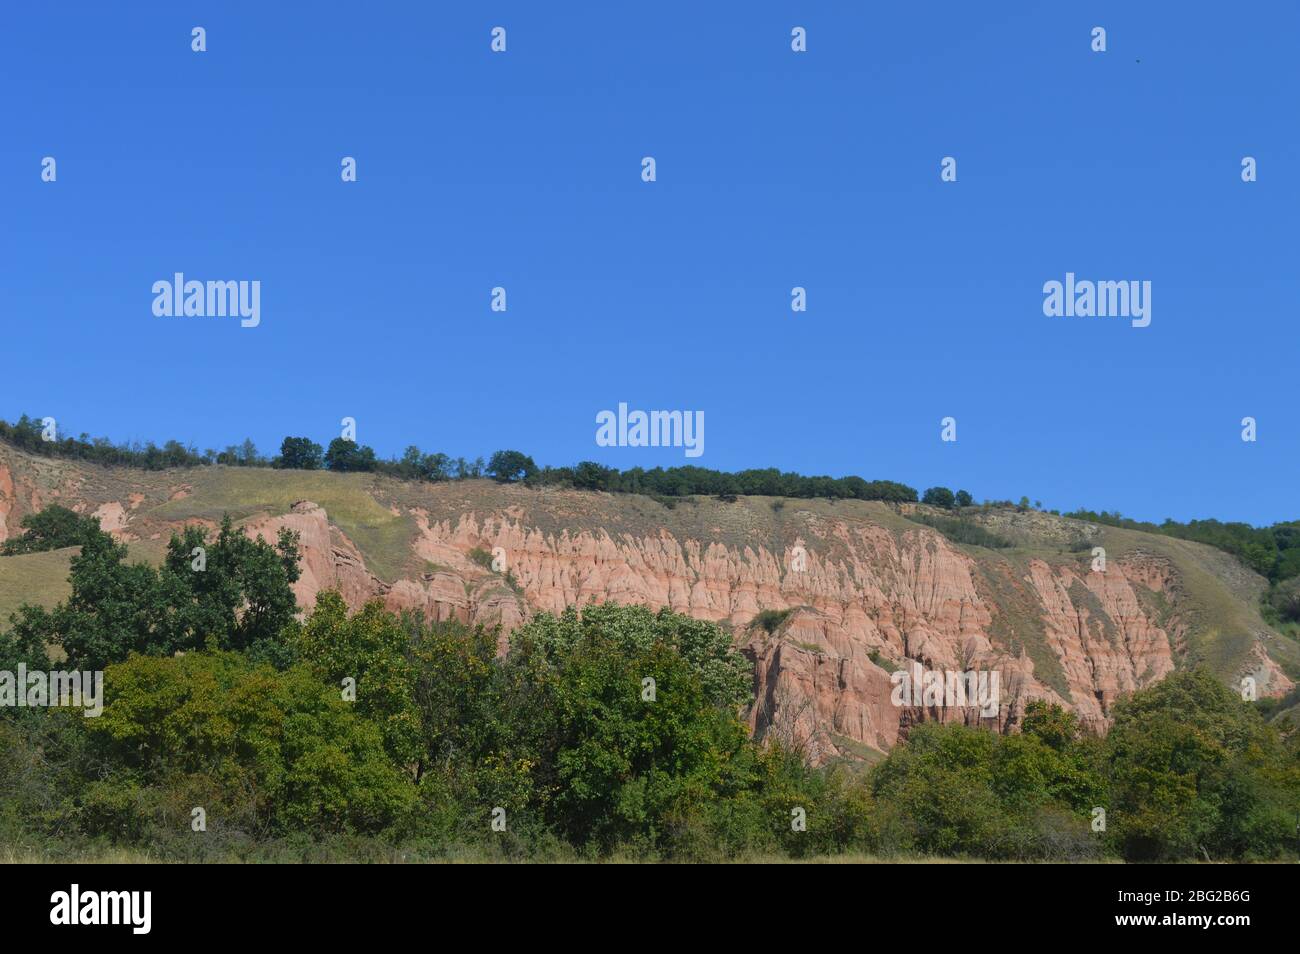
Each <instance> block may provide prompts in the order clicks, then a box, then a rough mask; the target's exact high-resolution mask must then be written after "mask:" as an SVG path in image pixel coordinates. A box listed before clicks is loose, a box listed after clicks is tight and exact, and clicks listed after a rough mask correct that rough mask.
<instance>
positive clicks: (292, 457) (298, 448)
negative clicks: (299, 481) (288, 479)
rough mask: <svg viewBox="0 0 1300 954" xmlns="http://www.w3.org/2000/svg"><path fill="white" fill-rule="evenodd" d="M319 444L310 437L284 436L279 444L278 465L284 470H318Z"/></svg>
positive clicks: (319, 459)
mask: <svg viewBox="0 0 1300 954" xmlns="http://www.w3.org/2000/svg"><path fill="white" fill-rule="evenodd" d="M323 463H324V460H323V456H322V452H321V446H320V445H319V444H317V443H316V442H315V441H313V440H312V439H311V438H310V437H286V438H285V439H284V441H283V442H282V443H281V444H280V459H279V463H278V466H280V467H283V468H284V469H286V470H320V469H321V466H322V464H323Z"/></svg>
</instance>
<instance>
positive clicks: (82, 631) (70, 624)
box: [14, 516, 299, 669]
mask: <svg viewBox="0 0 1300 954" xmlns="http://www.w3.org/2000/svg"><path fill="white" fill-rule="evenodd" d="M126 556H127V548H126V546H125V545H124V544H120V543H117V542H115V541H114V540H113V538H112V537H110V536H109V535H108V534H106V533H103V532H102V531H96V532H95V533H94V534H92V535H91V536H89V537H87V538H86V541H85V542H84V543H83V544H82V548H81V552H80V553H79V554H78V555H77V556H75V557H73V558H72V564H71V573H70V574H69V577H68V579H69V582H70V584H71V586H72V593H71V595H69V597H68V599H67V600H65V601H64V602H62V603H60V604H58V605H57V606H56V607H54V609H53V610H45V609H44V608H42V607H39V606H30V605H24V606H22V607H21V608H20V610H19V612H18V614H16V616H15V618H14V638H15V639H18V640H21V641H24V642H26V643H28V644H31V643H33V642H34V641H36V640H41V641H44V642H52V643H56V644H59V645H61V646H62V647H63V649H64V651H65V652H66V653H67V656H68V662H69V664H70V665H72V666H74V667H76V668H79V669H102V668H104V666H106V665H108V664H109V663H111V662H117V661H120V660H123V659H125V658H126V657H127V656H128V655H129V654H130V653H133V652H135V653H142V654H146V655H169V654H171V653H175V652H186V651H193V650H196V649H202V648H204V647H205V646H206V647H209V648H219V649H238V650H246V651H252V652H253V653H255V654H258V655H262V656H263V657H264V658H268V659H273V660H275V661H277V662H279V663H280V664H285V663H286V662H287V660H286V657H285V655H284V651H283V641H282V634H283V632H284V630H285V628H286V627H287V626H288V625H289V624H290V623H291V622H292V620H293V618H294V614H295V612H296V609H297V605H296V603H295V600H294V595H293V590H292V584H293V583H294V582H295V581H296V580H297V579H298V572H299V571H298V548H297V542H296V539H295V537H294V535H293V534H291V533H290V532H289V531H288V530H282V531H281V532H280V536H279V540H278V543H277V544H276V545H275V546H272V545H270V544H268V543H266V542H265V541H263V540H261V539H258V540H250V539H249V538H248V537H246V536H245V535H244V534H243V533H241V532H239V531H237V530H235V529H234V527H233V525H232V524H231V521H230V518H229V517H228V516H227V517H225V518H224V519H223V520H222V524H221V530H220V532H219V533H218V535H217V538H216V540H215V541H212V542H209V541H208V539H207V531H206V530H205V529H204V528H202V527H196V526H191V527H186V528H185V530H184V532H183V533H182V534H181V535H180V536H176V535H173V536H172V538H171V541H170V543H169V544H168V547H167V553H166V555H165V557H164V560H163V565H162V566H161V567H160V568H158V569H156V570H155V569H154V568H153V567H152V566H149V565H148V564H145V563H131V564H128V563H127V562H126Z"/></svg>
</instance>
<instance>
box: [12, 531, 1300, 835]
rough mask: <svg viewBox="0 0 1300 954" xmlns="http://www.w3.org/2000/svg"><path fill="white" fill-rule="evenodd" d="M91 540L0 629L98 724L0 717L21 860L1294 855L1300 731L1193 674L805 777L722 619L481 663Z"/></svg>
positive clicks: (554, 643) (421, 624)
mask: <svg viewBox="0 0 1300 954" xmlns="http://www.w3.org/2000/svg"><path fill="white" fill-rule="evenodd" d="M104 536H105V535H103V534H101V533H99V531H98V530H95V531H94V534H92V537H91V539H90V540H89V541H88V542H86V543H84V544H83V546H84V548H85V549H84V551H83V555H82V558H79V559H78V560H77V561H76V562H75V563H74V565H73V572H72V576H73V579H72V585H73V595H72V597H70V598H69V600H68V602H67V603H66V604H64V605H62V606H60V607H57V608H56V609H55V610H53V611H50V612H49V613H45V612H44V611H39V610H31V609H25V610H24V611H23V612H22V613H21V614H18V615H16V616H15V617H14V626H13V628H12V629H11V630H10V632H8V633H7V634H5V636H3V637H0V668H7V669H11V668H13V667H15V666H16V664H17V662H18V661H26V662H27V663H28V665H37V664H39V659H40V657H42V656H43V654H44V649H45V644H46V641H47V640H48V641H50V642H52V643H54V644H55V645H59V646H62V647H63V648H64V649H65V650H66V651H67V652H68V653H69V654H70V656H71V657H72V659H73V661H74V662H75V663H76V664H78V665H82V666H99V665H104V666H106V670H105V699H104V706H103V714H102V715H101V716H99V717H98V718H89V719H87V718H83V717H82V716H81V714H80V713H79V712H76V711H69V710H58V709H44V708H35V709H33V708H27V709H15V708H5V709H0V842H4V843H5V844H8V845H11V846H12V845H19V846H22V845H25V846H29V847H30V848H31V849H32V850H34V851H37V852H41V853H45V854H47V855H59V854H60V853H76V852H78V851H83V852H84V851H93V850H96V848H102V847H104V846H108V845H114V846H128V847H131V848H134V849H137V850H145V851H148V852H151V853H153V854H154V855H156V856H161V857H167V858H173V857H174V858H184V859H201V858H271V859H296V858H320V857H325V858H331V857H332V858H337V857H341V856H350V857H360V858H379V859H390V858H394V857H446V856H456V855H457V854H458V853H463V852H466V851H469V852H473V853H476V854H479V855H484V854H486V855H488V856H491V857H534V858H556V857H575V856H590V857H601V856H605V855H607V854H610V853H619V854H623V855H633V856H636V857H654V858H676V859H700V860H715V859H725V858H729V857H735V856H741V855H756V854H759V855H761V854H769V855H770V854H785V855H790V856H794V857H803V856H809V855H816V854H824V853H835V852H843V851H854V852H868V853H874V854H892V853H921V854H938V855H957V856H971V857H981V858H995V859H1037V858H1045V859H1058V860H1067V859H1088V858H1094V857H1100V856H1118V857H1125V858H1130V859H1135V860H1139V859H1140V860H1145V859H1181V858H1204V857H1209V858H1212V859H1216V860H1217V859H1226V858H1239V859H1255V858H1261V859H1263V858H1280V857H1285V858H1293V857H1295V856H1296V854H1297V850H1298V849H1300V844H1297V833H1296V828H1295V822H1296V819H1297V818H1298V817H1300V737H1297V736H1292V737H1291V738H1283V737H1282V736H1280V735H1279V733H1278V731H1277V730H1276V729H1274V728H1272V727H1271V726H1269V725H1267V724H1266V723H1265V722H1264V721H1263V719H1262V718H1261V715H1260V712H1259V711H1257V709H1256V708H1255V707H1252V706H1249V705H1247V704H1245V703H1242V702H1241V701H1240V700H1239V699H1238V698H1237V697H1235V696H1234V695H1233V694H1232V693H1230V692H1229V691H1228V690H1227V689H1225V688H1224V687H1223V686H1221V685H1219V684H1218V682H1217V681H1215V680H1214V679H1213V678H1212V677H1210V676H1209V675H1208V674H1206V673H1203V672H1188V673H1179V674H1174V675H1171V676H1169V677H1168V678H1167V679H1165V680H1164V681H1163V682H1161V683H1159V684H1158V685H1156V686H1154V687H1152V688H1149V689H1146V690H1143V691H1142V692H1139V693H1137V694H1135V695H1134V696H1132V697H1131V698H1130V699H1128V700H1126V701H1124V702H1122V703H1120V704H1119V705H1118V706H1117V708H1116V719H1115V725H1114V728H1113V730H1112V731H1111V733H1110V734H1109V736H1107V737H1106V738H1104V739H1102V738H1098V737H1095V736H1092V735H1090V734H1088V733H1085V732H1081V731H1080V729H1079V726H1078V724H1077V722H1076V720H1075V718H1074V717H1073V716H1072V715H1070V714H1069V713H1067V712H1065V711H1063V710H1061V709H1060V708H1059V707H1056V706H1048V705H1045V704H1043V703H1033V704H1031V705H1030V707H1029V709H1028V711H1027V714H1026V717H1025V719H1024V723H1023V726H1022V730H1023V731H1022V732H1020V733H1018V734H1013V735H1006V736H1003V735H998V734H995V733H993V732H990V731H988V730H984V729H974V728H967V727H964V726H960V725H951V724H950V725H936V724H926V725H920V726H916V727H914V728H913V729H912V731H911V733H910V736H909V738H908V740H907V741H906V743H904V744H901V745H899V746H898V747H897V748H895V750H894V751H893V752H892V753H891V754H890V755H889V756H888V758H886V759H884V760H883V761H882V762H881V763H880V764H878V765H877V766H876V767H875V768H874V769H872V770H870V771H865V772H863V771H861V770H859V771H852V770H850V768H849V767H847V766H843V765H839V766H834V765H833V766H826V767H820V768H816V767H811V766H809V765H808V764H806V762H805V761H804V759H803V758H802V756H801V754H800V753H799V752H795V751H790V750H788V749H786V748H783V747H781V746H780V745H779V744H776V743H773V744H758V743H755V742H753V741H751V740H750V738H749V737H748V735H747V733H746V730H745V727H744V725H743V724H742V722H741V721H740V719H739V718H738V716H739V713H740V711H741V710H742V707H743V705H744V704H745V703H747V702H748V701H749V694H750V687H751V684H752V674H751V671H750V665H749V663H748V662H747V661H746V660H745V659H744V658H743V657H742V656H740V655H739V654H738V653H737V652H736V651H735V650H734V649H733V648H732V641H731V639H730V636H729V634H728V633H727V632H726V631H724V630H723V629H721V628H719V627H718V626H716V625H714V624H711V623H707V622H703V621H700V620H695V619H690V618H688V617H684V616H681V615H678V614H674V613H670V612H667V611H662V612H658V613H654V612H651V611H649V610H647V609H644V608H639V607H626V606H615V605H612V604H611V605H604V606H589V607H587V608H586V609H584V610H582V611H578V610H576V609H569V610H567V611H566V612H564V613H563V614H561V615H560V616H551V615H547V614H542V615H539V616H538V617H536V618H535V619H533V620H532V621H531V622H529V623H528V624H526V625H525V626H523V627H522V628H520V629H519V630H517V631H516V632H515V633H514V634H513V635H512V638H511V640H510V647H509V651H508V652H507V653H506V654H505V655H498V653H497V634H496V633H495V632H494V631H491V630H486V629H484V628H482V627H470V626H466V625H463V624H460V623H456V622H451V621H447V622H437V623H430V622H428V621H426V620H424V619H422V618H420V617H418V616H413V615H405V616H402V617H398V616H395V615H393V614H392V613H389V612H387V611H385V610H384V609H383V607H382V605H381V604H380V603H378V602H374V603H371V604H369V605H367V606H365V607H364V608H363V609H361V610H360V611H358V612H356V613H349V612H348V610H347V608H346V606H345V604H344V602H343V600H342V598H341V597H340V596H339V595H338V594H337V593H332V592H324V593H322V594H321V595H320V596H319V598H318V600H317V603H316V606H315V608H314V609H313V611H312V612H311V613H310V614H309V615H308V616H307V618H306V619H305V620H302V621H298V620H296V619H294V618H293V614H292V610H291V607H292V601H291V596H290V583H291V582H292V580H293V579H294V578H295V576H296V572H297V569H296V558H297V557H296V551H295V549H294V546H293V543H294V541H293V540H292V539H287V538H286V539H282V540H281V541H280V544H279V546H278V547H271V546H269V545H267V544H265V543H260V542H253V541H243V542H242V543H240V542H239V540H238V539H235V538H237V537H238V535H237V534H235V535H233V537H232V531H230V528H229V525H228V524H227V525H225V526H223V528H222V532H221V533H220V534H218V536H217V539H216V540H215V541H212V542H210V543H207V541H206V540H205V537H204V536H203V534H202V533H201V531H199V530H192V531H187V533H186V534H185V535H183V536H181V537H177V538H175V539H173V540H172V542H171V546H170V547H169V551H168V556H167V559H166V561H165V563H164V566H163V567H162V569H161V570H153V569H152V568H150V567H132V566H128V565H126V564H125V563H124V561H123V557H124V556H125V554H124V552H122V550H121V548H120V547H118V546H117V545H115V544H112V542H111V541H108V542H105V540H103V539H99V538H101V537H104ZM240 539H242V538H240ZM205 544H206V545H207V560H208V562H207V565H206V568H205V569H203V570H201V571H200V570H197V569H192V563H191V562H190V560H191V558H190V553H191V552H192V550H193V548H194V547H196V546H203V545H205ZM253 576H258V577H261V578H264V579H263V581H262V582H261V583H259V582H258V581H255V580H253V579H252V577H253ZM286 600H287V601H288V602H286ZM195 807H202V808H203V809H204V810H205V816H206V823H207V830H206V831H205V832H202V833H196V832H194V831H192V830H191V821H192V812H193V809H194V808H195ZM1097 808H1104V809H1105V812H1106V821H1107V825H1106V829H1105V830H1104V831H1097V830H1094V828H1093V826H1092V824H1091V823H1092V820H1093V817H1094V812H1095V809H1097ZM800 812H802V813H803V816H804V817H806V827H805V828H803V829H800V828H799V826H796V825H792V818H793V817H795V816H797V815H799V813H800ZM494 818H495V819H503V820H504V823H505V829H504V831H498V830H494V829H493V827H492V822H493V820H494Z"/></svg>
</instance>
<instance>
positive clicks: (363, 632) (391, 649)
mask: <svg viewBox="0 0 1300 954" xmlns="http://www.w3.org/2000/svg"><path fill="white" fill-rule="evenodd" d="M408 644H409V639H408V635H407V632H406V630H405V629H404V628H403V627H402V625H401V622H400V620H399V619H398V618H397V617H396V616H394V615H393V614H392V613H390V612H388V611H387V610H385V609H384V604H383V603H382V602H381V601H379V600H371V601H370V602H368V603H366V605H365V606H364V607H363V608H362V609H361V611H360V612H359V613H357V614H356V615H354V616H351V617H349V616H348V608H347V604H346V603H344V602H343V597H342V596H340V595H339V594H338V592H337V591H335V590H323V591H321V593H320V594H319V595H317V597H316V609H315V610H314V611H313V612H312V614H311V616H310V617H308V618H307V621H306V622H305V623H304V624H303V625H302V627H301V628H300V629H299V631H298V632H297V633H296V634H295V636H294V649H295V651H296V657H297V659H298V660H299V661H301V662H302V663H304V664H305V665H306V666H308V668H310V669H311V670H312V672H314V673H316V675H317V676H318V677H319V678H320V679H322V680H323V681H324V682H325V683H326V684H327V685H330V686H338V685H340V684H341V682H342V680H344V679H352V680H354V682H353V684H352V688H353V689H354V690H355V693H356V696H355V698H356V708H357V712H359V713H360V714H361V715H363V716H365V717H366V718H367V719H369V720H370V721H371V722H373V723H374V724H375V725H377V726H378V727H379V731H380V732H381V733H382V734H383V737H384V748H385V749H386V750H387V751H388V754H389V757H390V758H392V760H393V763H394V764H395V765H397V766H399V767H401V768H403V769H406V770H412V771H414V772H415V774H416V777H417V778H418V768H417V766H418V765H419V763H420V762H421V755H422V754H423V753H422V751H421V746H420V742H421V731H420V713H419V710H418V709H417V708H416V705H415V668H414V666H412V664H411V663H410V661H409V660H408V659H407V658H406V651H407V648H408Z"/></svg>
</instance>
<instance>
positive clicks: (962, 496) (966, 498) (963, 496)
mask: <svg viewBox="0 0 1300 954" xmlns="http://www.w3.org/2000/svg"><path fill="white" fill-rule="evenodd" d="M974 502H975V499H974V498H973V497H971V495H970V491H968V490H959V491H957V494H956V496H955V497H954V498H953V504H954V505H956V506H958V507H969V506H970V505H971V504H973V503H974Z"/></svg>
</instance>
